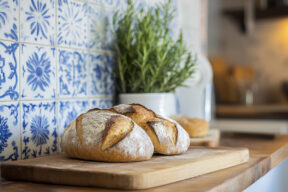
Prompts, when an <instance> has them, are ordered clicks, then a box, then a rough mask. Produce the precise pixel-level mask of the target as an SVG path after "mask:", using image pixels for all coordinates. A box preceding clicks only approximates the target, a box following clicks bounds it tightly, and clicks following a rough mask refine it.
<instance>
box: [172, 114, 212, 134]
mask: <svg viewBox="0 0 288 192" xmlns="http://www.w3.org/2000/svg"><path fill="white" fill-rule="evenodd" d="M171 118H172V119H174V120H175V121H177V122H178V123H179V124H180V125H181V126H182V127H183V128H184V129H185V130H186V131H187V132H188V134H189V136H190V137H205V136H206V135H207V132H208V129H209V123H208V122H207V121H205V120H204V119H199V118H190V117H187V116H184V115H176V116H172V117H171Z"/></svg>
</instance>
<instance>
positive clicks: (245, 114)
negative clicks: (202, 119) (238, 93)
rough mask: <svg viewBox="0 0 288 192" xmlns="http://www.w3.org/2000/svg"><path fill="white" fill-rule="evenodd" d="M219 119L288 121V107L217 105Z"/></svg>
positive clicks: (285, 105)
mask: <svg viewBox="0 0 288 192" xmlns="http://www.w3.org/2000/svg"><path fill="white" fill-rule="evenodd" d="M216 116H217V117H219V118H260V119H274V118H275V119H287V118H288V105H287V104H284V105H254V106H245V105H217V106H216Z"/></svg>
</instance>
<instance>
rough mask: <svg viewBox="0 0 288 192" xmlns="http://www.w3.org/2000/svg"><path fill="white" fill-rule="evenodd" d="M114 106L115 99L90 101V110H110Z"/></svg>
mask: <svg viewBox="0 0 288 192" xmlns="http://www.w3.org/2000/svg"><path fill="white" fill-rule="evenodd" d="M112 106H113V99H112V98H110V99H109V98H107V99H93V100H91V101H90V108H91V109H94V108H99V109H108V108H111V107H112Z"/></svg>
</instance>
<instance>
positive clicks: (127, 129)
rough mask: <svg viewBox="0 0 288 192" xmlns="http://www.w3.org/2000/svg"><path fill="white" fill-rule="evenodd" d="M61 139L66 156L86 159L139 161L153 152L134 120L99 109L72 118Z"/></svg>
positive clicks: (150, 155) (151, 145) (145, 158)
mask: <svg viewBox="0 0 288 192" xmlns="http://www.w3.org/2000/svg"><path fill="white" fill-rule="evenodd" d="M81 139H82V141H81ZM61 142H62V147H63V150H64V152H65V153H66V154H67V155H68V156H70V157H74V158H80V159H87V160H97V161H110V162H127V161H143V160H148V159H150V158H151V157H152V155H153V152H154V147H153V144H152V142H151V140H150V138H149V137H148V136H147V134H146V133H145V132H144V131H143V130H142V129H141V128H140V127H139V126H138V125H137V124H136V123H135V122H133V121H132V120H131V119H129V118H127V117H125V116H123V115H120V114H115V113H111V112H103V111H101V110H90V111H89V112H87V113H85V114H82V115H80V116H79V117H78V118H77V119H76V120H73V121H72V122H71V123H70V124H69V125H68V126H67V128H66V130H65V131H64V133H63V135H62V141H61Z"/></svg>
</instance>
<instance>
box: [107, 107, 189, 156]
mask: <svg viewBox="0 0 288 192" xmlns="http://www.w3.org/2000/svg"><path fill="white" fill-rule="evenodd" d="M107 111H110V112H112V113H118V114H123V115H125V116H127V117H129V118H131V119H132V120H133V121H135V123H137V124H138V125H139V126H140V127H142V128H143V129H144V130H145V131H146V133H147V134H148V135H149V137H150V139H151V140H152V142H153V145H154V150H155V152H156V153H160V154H165V155H174V154H181V153H184V152H185V151H187V150H188V147H189V145H190V140H189V135H188V134H187V133H186V131H185V130H184V129H183V128H182V127H181V126H180V125H179V124H178V123H177V122H175V121H174V120H171V119H167V118H164V117H161V116H159V115H158V114H156V113H154V112H153V111H152V110H150V109H147V108H146V107H144V106H142V105H140V104H130V105H126V104H121V105H117V106H114V107H112V108H111V109H108V110H107Z"/></svg>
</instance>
